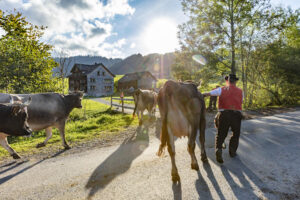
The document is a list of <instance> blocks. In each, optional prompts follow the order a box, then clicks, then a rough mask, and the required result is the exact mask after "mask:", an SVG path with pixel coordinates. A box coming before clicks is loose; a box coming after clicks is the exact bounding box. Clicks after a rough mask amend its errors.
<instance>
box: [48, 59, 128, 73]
mask: <svg viewBox="0 0 300 200" xmlns="http://www.w3.org/2000/svg"><path fill="white" fill-rule="evenodd" d="M67 59H68V60H71V62H70V65H69V66H68V71H69V72H70V70H71V69H72V67H73V66H74V63H79V64H87V65H92V64H95V63H102V64H103V65H105V66H106V67H108V68H110V67H111V66H112V65H114V64H116V63H118V62H121V61H122V59H121V58H106V57H102V56H72V57H69V58H67ZM54 60H55V61H56V62H58V63H59V58H54ZM66 63H69V62H68V61H66ZM57 70H58V69H57V68H56V69H54V70H53V72H54V73H56V72H57ZM68 74H69V73H68Z"/></svg>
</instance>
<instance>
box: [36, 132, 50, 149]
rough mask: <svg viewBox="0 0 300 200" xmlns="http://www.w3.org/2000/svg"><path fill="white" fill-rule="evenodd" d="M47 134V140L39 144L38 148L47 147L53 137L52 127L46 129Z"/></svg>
mask: <svg viewBox="0 0 300 200" xmlns="http://www.w3.org/2000/svg"><path fill="white" fill-rule="evenodd" d="M45 132H46V139H45V141H44V142H42V143H38V144H37V145H36V148H40V147H44V146H46V144H47V142H48V140H49V139H50V138H51V137H52V127H48V128H46V129H45Z"/></svg>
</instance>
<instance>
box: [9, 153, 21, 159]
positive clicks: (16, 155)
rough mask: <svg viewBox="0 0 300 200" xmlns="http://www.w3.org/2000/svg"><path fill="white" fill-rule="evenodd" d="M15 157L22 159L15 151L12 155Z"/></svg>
mask: <svg viewBox="0 0 300 200" xmlns="http://www.w3.org/2000/svg"><path fill="white" fill-rule="evenodd" d="M11 156H12V157H13V158H14V159H20V158H21V157H20V156H19V155H18V154H17V153H14V154H12V155H11Z"/></svg>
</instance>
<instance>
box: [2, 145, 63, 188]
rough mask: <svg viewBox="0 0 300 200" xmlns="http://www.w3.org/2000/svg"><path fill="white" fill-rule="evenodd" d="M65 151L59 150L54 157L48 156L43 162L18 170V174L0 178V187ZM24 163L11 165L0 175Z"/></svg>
mask: <svg viewBox="0 0 300 200" xmlns="http://www.w3.org/2000/svg"><path fill="white" fill-rule="evenodd" d="M65 151H66V150H65V149H63V150H60V151H59V152H57V153H55V154H54V155H52V156H50V157H48V158H45V159H43V160H40V161H38V162H36V163H34V164H32V165H29V166H28V167H25V168H23V169H21V170H19V171H18V172H16V173H14V174H10V175H7V176H5V177H3V178H0V185H1V184H3V183H5V182H6V181H8V180H10V179H12V178H14V177H15V176H17V175H19V174H22V173H23V172H25V171H27V170H29V169H31V168H33V167H34V166H36V165H38V164H40V163H42V162H44V161H45V160H47V159H50V158H54V157H56V156H58V155H60V154H62V153H63V152H65ZM26 162H27V161H23V162H20V163H17V164H15V165H13V166H12V167H10V168H8V169H6V170H3V171H1V173H0V174H2V173H4V172H6V171H9V170H12V169H13V168H16V167H18V166H20V165H21V164H23V163H26Z"/></svg>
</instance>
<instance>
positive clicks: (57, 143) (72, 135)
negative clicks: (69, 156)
mask: <svg viewBox="0 0 300 200" xmlns="http://www.w3.org/2000/svg"><path fill="white" fill-rule="evenodd" d="M82 105H83V108H82V109H74V110H73V111H72V112H71V114H70V116H69V119H68V121H67V123H66V131H65V132H66V140H67V141H68V143H69V144H70V145H71V146H72V144H74V143H76V144H78V143H82V142H86V141H90V140H95V139H98V140H99V139H105V138H107V137H111V136H114V135H117V134H118V133H119V132H120V131H123V130H125V129H126V128H128V127H130V126H137V125H138V120H137V118H135V119H133V118H132V116H131V115H128V114H121V113H118V112H116V111H113V110H110V109H109V106H107V105H104V104H101V103H98V102H94V101H92V100H88V99H84V100H83V102H82ZM52 132H53V136H52V138H51V139H50V140H49V141H48V144H47V147H44V148H46V149H47V148H58V147H59V148H62V141H61V139H60V136H59V132H58V130H57V129H53V130H52ZM45 139H46V137H45V131H39V132H35V133H34V134H33V136H32V137H29V138H26V137H12V136H11V137H8V141H9V144H10V146H11V147H12V148H13V149H14V150H15V151H16V152H18V153H20V154H21V155H22V154H34V153H38V152H39V151H41V149H37V148H36V145H37V144H38V143H40V142H43V141H44V140H45ZM6 157H9V153H8V152H7V151H6V150H5V149H4V148H2V147H0V160H2V159H4V158H6Z"/></svg>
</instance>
